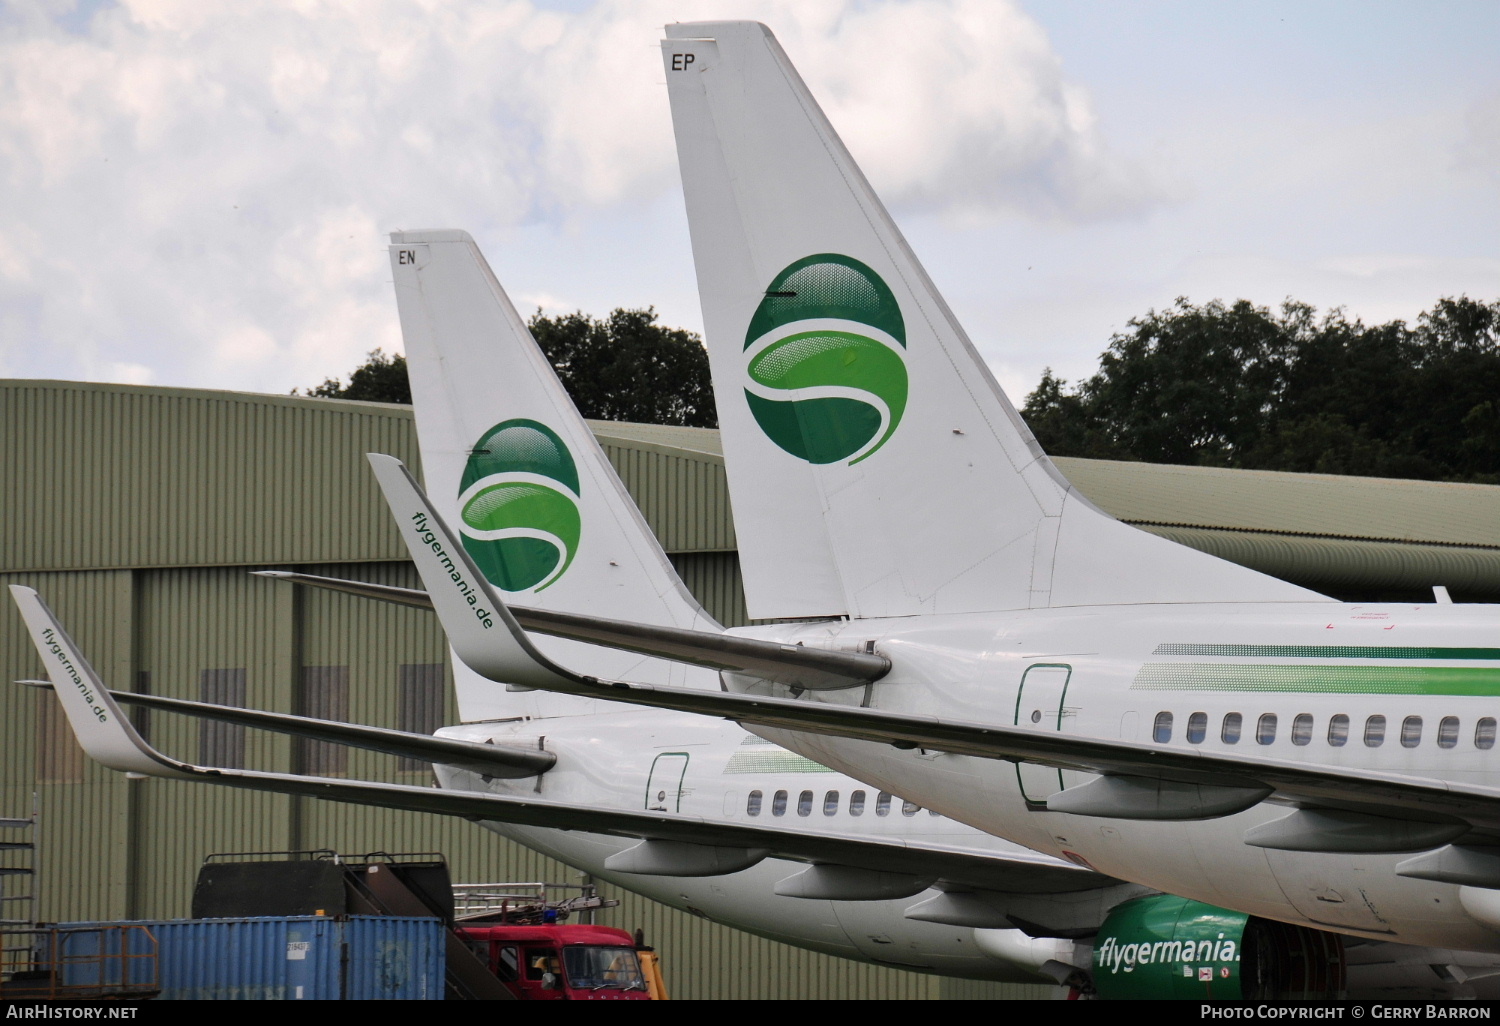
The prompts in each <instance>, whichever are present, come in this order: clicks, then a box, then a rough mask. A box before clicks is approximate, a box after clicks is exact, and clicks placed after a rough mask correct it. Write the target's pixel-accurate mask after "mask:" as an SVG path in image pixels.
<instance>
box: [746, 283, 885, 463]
mask: <svg viewBox="0 0 1500 1026" xmlns="http://www.w3.org/2000/svg"><path fill="white" fill-rule="evenodd" d="M905 349H906V323H905V321H903V320H902V317H901V308H900V307H899V306H898V305H897V304H896V297H895V296H894V295H892V293H891V290H890V288H889V287H888V286H887V285H886V283H885V282H884V281H882V280H881V279H880V276H879V275H878V274H876V273H875V272H874V271H872V270H871V269H870V268H869V267H867V266H865V265H864V264H862V263H860V262H859V261H858V260H855V259H853V258H852V257H846V256H840V255H839V254H837V253H819V254H817V255H815V256H810V257H803V258H802V259H801V260H798V261H796V262H795V263H793V264H791V265H789V266H788V267H787V268H786V269H785V270H783V271H782V272H781V273H780V274H778V275H777V276H776V277H775V279H774V280H772V282H771V285H770V287H769V288H768V289H766V295H765V298H764V299H762V300H761V302H760V306H758V307H757V308H756V310H755V315H754V316H753V317H752V318H751V319H750V327H749V329H748V330H747V331H746V332H745V353H746V359H747V362H746V366H745V373H746V376H747V377H748V378H749V381H748V383H747V384H746V385H745V401H746V402H747V403H749V405H750V412H751V413H752V414H754V416H755V420H756V423H758V424H759V425H760V427H761V430H762V431H764V432H765V433H766V436H767V437H768V438H770V439H771V441H773V442H775V443H776V444H777V445H779V446H780V447H781V448H782V449H785V450H786V451H787V452H789V453H791V454H792V455H793V456H796V457H798V458H799V459H804V460H807V461H808V462H809V463H838V462H840V461H842V460H848V461H849V463H850V465H853V464H855V463H858V462H859V461H860V460H863V459H866V458H868V457H870V456H872V455H874V454H875V452H876V451H877V450H878V449H879V448H880V447H881V446H883V445H884V444H885V443H886V440H887V439H889V438H890V437H891V435H892V434H893V433H894V432H895V430H896V426H897V425H898V424H900V423H901V414H902V413H904V412H905V410H906V392H907V379H906V360H905V357H904V351H905Z"/></svg>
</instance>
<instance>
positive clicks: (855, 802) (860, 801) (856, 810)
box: [849, 791, 865, 816]
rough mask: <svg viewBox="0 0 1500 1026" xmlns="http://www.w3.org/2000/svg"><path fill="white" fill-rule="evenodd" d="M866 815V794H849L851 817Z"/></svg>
mask: <svg viewBox="0 0 1500 1026" xmlns="http://www.w3.org/2000/svg"><path fill="white" fill-rule="evenodd" d="M864 814H865V793H864V792H863V791H850V792H849V815H851V816H863V815H864Z"/></svg>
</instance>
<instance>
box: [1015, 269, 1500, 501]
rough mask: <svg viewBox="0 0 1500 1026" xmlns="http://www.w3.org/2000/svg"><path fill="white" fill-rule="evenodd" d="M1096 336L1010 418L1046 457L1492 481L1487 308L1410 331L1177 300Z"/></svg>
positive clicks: (1456, 312)
mask: <svg viewBox="0 0 1500 1026" xmlns="http://www.w3.org/2000/svg"><path fill="white" fill-rule="evenodd" d="M1129 328H1130V330H1128V331H1125V332H1121V333H1120V334H1117V335H1115V336H1114V337H1113V338H1111V339H1110V342H1109V348H1108V349H1106V350H1105V352H1104V354H1103V355H1102V356H1101V358H1100V367H1099V372H1098V373H1097V374H1095V375H1094V376H1093V377H1091V378H1089V379H1088V380H1087V381H1084V382H1082V383H1080V384H1079V385H1078V387H1077V388H1075V389H1073V390H1072V391H1068V390H1067V388H1066V386H1067V382H1065V381H1061V380H1059V379H1057V378H1055V377H1053V375H1052V373H1051V371H1050V370H1049V371H1047V372H1046V373H1045V374H1044V375H1043V377H1042V381H1041V384H1039V385H1038V386H1037V388H1036V390H1035V391H1034V392H1032V393H1031V395H1030V396H1028V397H1027V400H1026V406H1025V408H1024V410H1023V411H1022V412H1023V415H1024V416H1025V418H1026V420H1027V423H1028V424H1030V425H1031V429H1032V431H1033V432H1034V433H1035V434H1036V436H1037V439H1038V441H1040V442H1041V443H1042V446H1043V448H1045V449H1046V450H1047V451H1048V452H1050V453H1052V454H1054V455H1058V456H1089V457H1095V458H1106V459H1126V460H1141V461H1144V462H1148V463H1185V464H1200V465H1210V466H1225V467H1242V468H1249V469H1262V470H1295V471H1305V472H1313V473H1329V474H1365V475H1371V476H1378V477H1409V478H1422V479H1428V480H1462V481H1482V482H1497V483H1500V411H1497V406H1496V403H1497V397H1500V302H1495V303H1490V304H1485V303H1480V302H1477V301H1475V300H1472V299H1469V298H1467V297H1459V298H1457V299H1442V300H1439V301H1438V303H1437V304H1436V305H1435V306H1434V307H1433V309H1432V310H1430V311H1428V312H1426V313H1424V314H1422V315H1421V316H1420V317H1419V318H1418V320H1417V324H1416V326H1415V327H1410V326H1408V325H1407V324H1405V323H1404V322H1402V321H1392V322H1391V323H1389V324H1382V325H1376V326H1372V327H1366V326H1365V325H1364V324H1362V323H1361V322H1360V321H1358V320H1354V321H1350V320H1349V319H1348V318H1346V317H1345V316H1344V313H1343V311H1342V310H1331V311H1329V312H1328V313H1326V314H1324V315H1323V316H1322V317H1319V316H1318V314H1317V311H1316V310H1314V309H1313V308H1312V307H1311V306H1308V305H1307V304H1305V303H1298V302H1295V301H1292V300H1288V301H1287V302H1286V303H1284V304H1282V307H1281V310H1280V312H1279V313H1276V314H1273V313H1272V312H1271V311H1270V310H1268V309H1267V308H1265V307H1257V306H1254V305H1252V304H1250V303H1248V302H1246V301H1244V300H1240V301H1239V302H1236V303H1235V304H1234V305H1232V306H1225V305H1224V304H1223V303H1221V302H1219V301H1217V300H1215V301H1214V302H1211V303H1208V304H1206V305H1203V306H1195V305H1193V304H1191V303H1189V302H1188V301H1187V300H1186V299H1184V298H1180V299H1178V300H1177V302H1176V303H1174V304H1173V305H1172V306H1171V307H1170V308H1168V309H1166V310H1163V311H1160V312H1158V311H1155V310H1153V311H1151V312H1149V313H1147V314H1146V316H1144V317H1140V318H1136V319H1135V320H1132V321H1130V323H1129Z"/></svg>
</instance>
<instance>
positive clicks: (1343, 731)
mask: <svg viewBox="0 0 1500 1026" xmlns="http://www.w3.org/2000/svg"><path fill="white" fill-rule="evenodd" d="M1348 743H1349V717H1347V716H1345V715H1344V714H1343V713H1337V714H1336V715H1333V716H1330V717H1329V718H1328V744H1329V746H1330V747H1333V748H1342V747H1344V746H1345V745H1346V744H1348Z"/></svg>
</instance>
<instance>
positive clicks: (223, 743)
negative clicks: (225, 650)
mask: <svg viewBox="0 0 1500 1026" xmlns="http://www.w3.org/2000/svg"><path fill="white" fill-rule="evenodd" d="M198 699H199V701H202V702H209V703H211V704H213V705H234V706H240V707H243V706H244V704H245V670H244V668H243V667H240V668H237V669H233V670H204V671H203V672H202V673H200V674H199V675H198ZM198 761H199V762H200V763H202V764H203V765H205V766H224V767H226V768H228V769H242V768H243V767H244V765H245V728H244V727H242V726H240V725H239V724H237V723H215V722H214V721H213V720H204V721H202V723H201V724H200V725H199V727H198Z"/></svg>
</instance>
